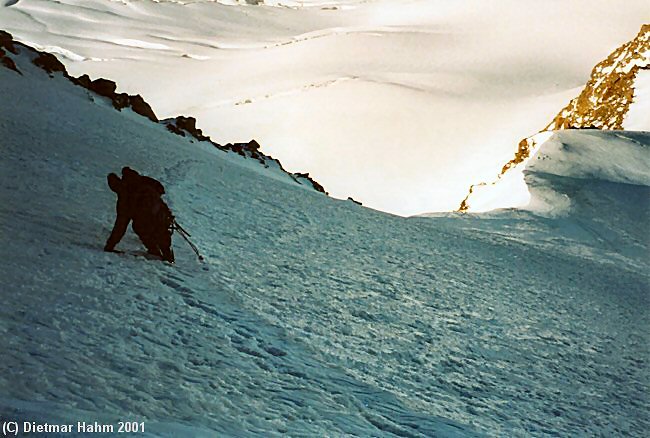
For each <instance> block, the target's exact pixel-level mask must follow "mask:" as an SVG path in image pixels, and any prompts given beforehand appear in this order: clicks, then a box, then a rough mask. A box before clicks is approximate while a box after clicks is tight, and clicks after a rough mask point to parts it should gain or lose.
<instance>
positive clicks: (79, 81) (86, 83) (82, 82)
mask: <svg viewBox="0 0 650 438" xmlns="http://www.w3.org/2000/svg"><path fill="white" fill-rule="evenodd" d="M71 80H72V82H73V83H74V84H76V85H79V86H81V87H84V88H86V89H88V90H90V85H91V83H92V81H91V80H90V77H88V75H81V76H79V77H78V78H72V79H71Z"/></svg>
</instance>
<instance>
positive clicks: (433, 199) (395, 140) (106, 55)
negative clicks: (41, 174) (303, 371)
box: [0, 0, 650, 215]
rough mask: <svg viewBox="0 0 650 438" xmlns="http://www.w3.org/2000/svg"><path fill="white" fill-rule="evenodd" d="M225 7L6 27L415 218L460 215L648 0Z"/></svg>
mask: <svg viewBox="0 0 650 438" xmlns="http://www.w3.org/2000/svg"><path fill="white" fill-rule="evenodd" d="M220 3H226V2H220ZM220 3H216V2H213V1H187V2H153V1H124V2H111V1H105V0H83V1H81V0H62V1H58V2H51V1H45V0H21V1H19V2H16V3H15V4H13V5H12V6H9V7H3V8H0V27H2V28H4V29H6V30H8V31H10V32H12V33H13V34H15V35H16V37H17V38H18V39H23V40H25V41H31V42H35V43H38V44H41V45H42V46H56V47H60V48H64V49H65V50H68V51H70V52H71V53H75V54H78V55H79V56H82V57H84V58H88V60H87V61H73V60H71V59H69V58H67V59H63V61H64V62H65V63H66V65H67V66H68V68H69V70H70V71H71V72H72V73H74V74H75V75H80V74H83V73H88V74H90V75H91V76H92V77H99V76H101V77H108V78H110V79H113V80H116V81H117V83H118V85H119V89H120V90H121V91H127V92H130V93H132V94H135V93H139V94H142V95H143V96H144V97H145V98H146V99H147V100H148V101H149V102H151V103H152V105H153V107H154V108H155V109H156V111H157V113H158V114H159V115H160V116H162V117H167V116H175V115H178V114H186V115H192V116H196V117H197V120H198V125H199V127H201V128H202V129H203V130H204V131H205V132H207V133H208V134H209V135H211V136H212V137H213V138H214V139H215V140H216V141H220V142H224V143H225V142H229V141H248V140H250V139H251V138H255V139H257V140H258V141H259V142H260V144H261V145H262V148H263V150H264V151H265V152H266V153H270V154H271V155H273V156H276V157H278V158H279V159H280V160H281V161H282V162H283V163H284V165H285V166H286V167H287V168H288V169H289V170H292V171H309V172H310V174H311V175H312V176H314V177H315V179H316V180H318V181H319V182H321V183H322V184H323V185H324V186H325V187H326V188H327V189H328V191H329V192H330V193H331V194H332V195H333V196H336V197H340V198H347V197H348V196H352V197H354V198H355V199H358V200H360V201H362V202H364V205H368V206H370V207H373V208H377V209H380V210H384V211H389V212H393V213H397V214H401V215H409V214H415V213H421V212H426V211H443V210H454V209H456V208H457V207H458V205H459V203H460V201H461V200H462V199H463V198H464V197H465V195H466V194H467V189H468V187H469V186H470V185H471V184H475V183H478V182H481V181H488V180H490V179H491V178H493V176H494V175H495V174H496V173H497V172H498V170H499V169H500V168H501V166H502V165H503V163H504V162H506V161H508V160H509V159H510V158H511V156H512V153H513V151H514V150H515V149H516V145H517V143H518V142H519V140H520V139H521V138H525V137H527V136H530V135H532V134H533V133H535V132H537V131H538V130H539V129H540V127H541V126H545V125H546V124H547V123H548V119H549V117H550V116H552V114H555V113H556V112H557V111H558V109H559V108H562V107H563V106H564V105H565V104H566V103H567V102H568V101H569V99H570V98H572V97H574V96H575V95H576V90H578V89H579V88H580V87H582V86H583V85H584V83H585V82H586V80H587V79H588V77H589V73H590V71H591V69H592V68H593V66H594V65H595V64H596V63H597V62H598V61H600V60H601V59H603V57H605V56H607V54H608V53H610V52H611V50H612V49H613V48H615V47H617V46H618V45H620V44H621V43H622V42H624V41H627V40H629V39H630V38H631V37H633V36H634V34H635V33H636V32H638V29H639V27H640V25H641V24H642V23H643V22H644V21H647V17H648V16H650V4H648V2H647V1H645V0H633V1H626V2H625V7H621V5H620V2H618V1H614V0H573V1H569V2H559V1H553V2H540V1H537V0H525V1H521V0H517V1H515V0H507V1H484V0H481V1H478V0H462V1H443V0H404V1H400V0H376V1H336V2H334V1H304V2H303V1H293V0H292V1H286V2H284V1H273V2H268V1H267V2H254V1H251V2H247V1H239V2H235V1H232V2H227V3H233V4H234V3H237V5H233V6H226V5H223V4H220ZM248 3H260V4H259V5H255V6H254V5H251V4H248ZM262 3H264V4H266V5H267V6H265V5H263V4H262ZM270 4H272V5H274V6H268V5H270ZM280 4H282V5H285V6H286V7H275V6H279V5H280ZM603 23H606V26H605V25H603ZM162 49H164V50H162ZM91 59H102V60H107V61H106V62H93V61H92V60H91Z"/></svg>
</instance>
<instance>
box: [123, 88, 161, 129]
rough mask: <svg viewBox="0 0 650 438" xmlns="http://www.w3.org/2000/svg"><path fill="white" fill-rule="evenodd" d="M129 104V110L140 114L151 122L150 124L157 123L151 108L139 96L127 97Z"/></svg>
mask: <svg viewBox="0 0 650 438" xmlns="http://www.w3.org/2000/svg"><path fill="white" fill-rule="evenodd" d="M129 103H130V104H131V109H132V110H133V112H135V113H137V114H140V115H141V116H144V117H146V118H148V119H149V120H151V121H152V122H156V123H158V117H156V114H155V113H154V112H153V109H151V106H149V104H148V103H147V102H145V100H144V99H143V98H142V96H140V95H139V94H136V95H135V96H129Z"/></svg>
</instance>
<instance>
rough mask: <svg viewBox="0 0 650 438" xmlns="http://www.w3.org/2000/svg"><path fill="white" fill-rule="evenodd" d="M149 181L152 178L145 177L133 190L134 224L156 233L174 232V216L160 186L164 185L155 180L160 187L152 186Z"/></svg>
mask: <svg viewBox="0 0 650 438" xmlns="http://www.w3.org/2000/svg"><path fill="white" fill-rule="evenodd" d="M149 179H151V178H147V177H143V178H142V179H141V180H140V181H138V184H137V185H135V187H133V188H132V198H131V199H132V204H131V208H132V210H131V211H133V222H134V223H136V222H137V223H138V225H142V226H145V227H149V228H150V229H151V230H152V231H153V232H155V233H158V232H161V231H163V230H166V231H172V229H173V223H174V215H173V214H172V211H171V210H170V209H169V206H168V205H167V204H166V203H165V201H164V200H163V199H162V197H161V194H162V193H164V189H163V190H162V192H161V190H160V188H159V187H158V186H160V187H162V185H161V184H160V183H159V182H158V181H155V180H153V181H155V182H156V183H157V184H158V186H157V185H155V184H152V183H151V182H150V181H148V180H149Z"/></svg>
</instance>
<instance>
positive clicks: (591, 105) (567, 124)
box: [458, 24, 650, 212]
mask: <svg viewBox="0 0 650 438" xmlns="http://www.w3.org/2000/svg"><path fill="white" fill-rule="evenodd" d="M640 70H650V24H644V25H643V26H641V31H640V32H639V34H638V35H637V36H636V37H635V38H634V39H633V40H632V41H630V42H628V43H626V44H624V45H622V46H621V47H619V48H618V49H616V50H615V51H614V52H613V53H612V54H611V55H609V57H607V59H605V60H604V61H602V62H600V63H599V64H598V65H596V67H594V69H593V70H592V72H591V77H590V79H589V81H588V82H587V84H586V85H585V88H584V89H583V90H582V92H581V93H580V95H579V96H578V97H576V98H574V99H573V100H571V102H569V104H568V105H567V106H566V107H564V108H563V109H562V111H560V112H559V113H558V115H557V116H555V118H553V120H552V121H551V122H550V123H549V124H548V125H547V126H546V127H545V128H544V129H542V130H541V131H539V132H545V131H555V130H562V129H623V121H624V119H625V116H626V115H627V113H628V110H629V107H630V104H631V103H632V101H633V97H634V83H635V79H636V77H637V75H638V73H639V71H640ZM532 137H534V136H531V137H528V138H525V139H523V140H521V141H520V142H519V146H518V148H517V152H516V153H515V156H514V157H513V158H512V159H511V160H510V161H508V162H507V163H506V164H505V165H504V166H503V168H502V169H501V173H500V174H499V175H498V176H497V178H496V180H495V181H494V182H491V183H480V184H475V185H472V186H471V187H470V189H469V193H468V195H467V196H466V197H465V199H463V201H462V202H461V204H460V207H459V208H458V211H461V212H463V211H468V210H469V209H470V207H471V205H470V204H471V199H472V194H473V193H474V189H475V188H476V187H480V186H485V185H488V184H495V183H496V181H499V179H501V178H502V177H503V175H504V174H505V173H506V172H508V171H509V170H510V169H512V168H514V167H515V166H517V165H518V164H520V163H522V162H524V160H526V159H527V158H529V157H530V155H531V152H532V151H533V150H534V148H535V146H537V144H536V143H535V141H534V140H533V139H532Z"/></svg>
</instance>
